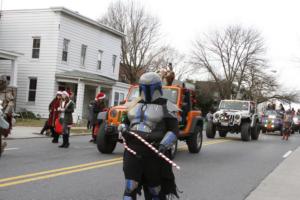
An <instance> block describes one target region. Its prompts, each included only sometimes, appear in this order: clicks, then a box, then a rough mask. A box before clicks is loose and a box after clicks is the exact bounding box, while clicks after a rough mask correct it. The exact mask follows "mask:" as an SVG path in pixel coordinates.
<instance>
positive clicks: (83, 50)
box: [80, 44, 87, 66]
mask: <svg viewBox="0 0 300 200" xmlns="http://www.w3.org/2000/svg"><path fill="white" fill-rule="evenodd" d="M86 49H87V46H86V45H84V44H83V45H81V56H80V64H81V65H82V66H84V64H85V56H86Z"/></svg>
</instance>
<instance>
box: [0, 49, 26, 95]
mask: <svg viewBox="0 0 300 200" xmlns="http://www.w3.org/2000/svg"><path fill="white" fill-rule="evenodd" d="M22 55H23V54H21V53H18V52H14V51H7V50H4V49H0V61H2V62H0V75H1V76H3V77H2V78H3V79H6V81H7V82H8V87H7V88H6V89H5V90H3V91H0V99H1V100H4V99H5V98H6V95H8V94H9V93H10V94H12V95H13V96H14V97H15V98H14V99H15V100H16V95H17V86H18V85H17V80H18V57H19V56H22Z"/></svg>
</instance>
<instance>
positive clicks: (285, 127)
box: [282, 110, 293, 140]
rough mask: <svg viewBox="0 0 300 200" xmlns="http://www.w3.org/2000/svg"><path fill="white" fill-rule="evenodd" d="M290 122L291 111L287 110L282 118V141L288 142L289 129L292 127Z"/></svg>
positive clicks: (291, 117) (291, 120)
mask: <svg viewBox="0 0 300 200" xmlns="http://www.w3.org/2000/svg"><path fill="white" fill-rule="evenodd" d="M292 122H293V114H292V111H291V110H287V111H286V113H285V114H284V118H283V134H282V135H283V136H282V139H283V140H288V139H289V136H290V133H291V131H292V130H291V127H292Z"/></svg>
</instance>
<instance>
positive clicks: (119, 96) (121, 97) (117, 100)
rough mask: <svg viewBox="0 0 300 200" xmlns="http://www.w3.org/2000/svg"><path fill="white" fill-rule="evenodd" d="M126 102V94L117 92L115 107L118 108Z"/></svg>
mask: <svg viewBox="0 0 300 200" xmlns="http://www.w3.org/2000/svg"><path fill="white" fill-rule="evenodd" d="M123 100H124V93H122V92H115V98H114V106H117V105H119V104H120V102H121V101H123Z"/></svg>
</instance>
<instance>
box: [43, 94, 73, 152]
mask: <svg viewBox="0 0 300 200" xmlns="http://www.w3.org/2000/svg"><path fill="white" fill-rule="evenodd" d="M71 95H72V93H71V92H70V91H57V93H56V96H55V98H54V99H53V100H52V101H51V103H50V104H49V118H48V119H47V121H46V122H45V125H44V127H43V129H42V131H41V134H43V132H44V131H45V130H47V129H50V131H51V136H52V138H53V139H52V143H58V142H59V136H60V135H62V139H63V142H62V144H61V145H60V146H59V147H60V148H68V147H69V146H70V142H69V137H70V129H71V127H72V125H73V116H72V113H73V112H74V109H75V103H74V102H73V101H72V100H71Z"/></svg>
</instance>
